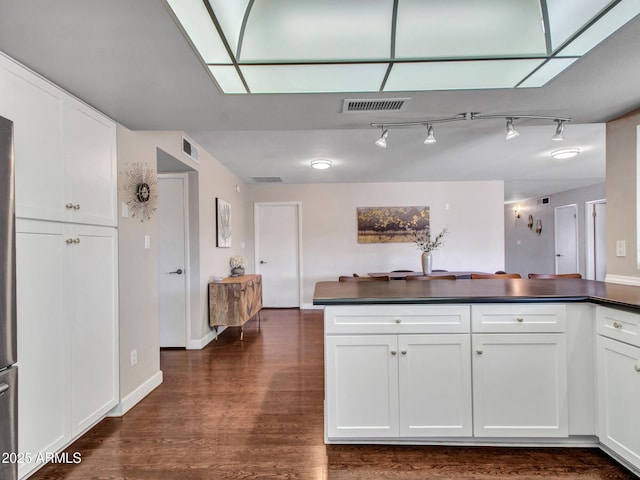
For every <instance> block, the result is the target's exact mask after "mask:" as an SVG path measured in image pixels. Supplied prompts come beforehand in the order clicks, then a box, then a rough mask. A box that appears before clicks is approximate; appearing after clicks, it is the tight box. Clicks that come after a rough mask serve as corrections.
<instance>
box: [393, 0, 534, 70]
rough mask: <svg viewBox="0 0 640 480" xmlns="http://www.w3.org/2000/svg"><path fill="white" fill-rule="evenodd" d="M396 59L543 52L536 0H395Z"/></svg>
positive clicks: (525, 54)
mask: <svg viewBox="0 0 640 480" xmlns="http://www.w3.org/2000/svg"><path fill="white" fill-rule="evenodd" d="M396 25H397V26H396V58H397V59H427V58H469V57H476V58H478V57H517V56H532V55H545V54H546V42H545V36H544V30H543V26H542V14H541V10H540V3H539V0H483V1H478V0H446V1H444V0H399V4H398V18H397V24H396Z"/></svg>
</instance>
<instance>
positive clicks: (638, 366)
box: [633, 365, 640, 373]
mask: <svg viewBox="0 0 640 480" xmlns="http://www.w3.org/2000/svg"><path fill="white" fill-rule="evenodd" d="M633 368H635V369H636V372H638V373H640V365H636V366H635V367H633Z"/></svg>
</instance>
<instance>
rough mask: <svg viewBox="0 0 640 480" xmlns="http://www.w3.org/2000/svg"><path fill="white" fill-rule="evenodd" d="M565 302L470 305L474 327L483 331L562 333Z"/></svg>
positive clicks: (564, 318)
mask: <svg viewBox="0 0 640 480" xmlns="http://www.w3.org/2000/svg"><path fill="white" fill-rule="evenodd" d="M565 324H566V309H565V306H564V305H533V304H530V303H522V304H514V303H510V304H487V305H473V306H472V307H471V325H472V326H471V328H472V330H473V331H474V332H482V333H562V332H564V331H565Z"/></svg>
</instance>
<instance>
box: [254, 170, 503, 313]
mask: <svg viewBox="0 0 640 480" xmlns="http://www.w3.org/2000/svg"><path fill="white" fill-rule="evenodd" d="M247 188H248V190H249V198H248V204H253V203H254V202H279V201H299V202H301V203H302V252H303V268H304V271H303V282H304V285H303V304H304V305H303V306H309V305H310V304H311V303H312V300H313V290H314V286H315V283H316V282H318V281H322V280H337V278H338V276H339V275H344V274H347V275H351V274H352V273H358V274H366V273H367V272H374V271H379V272H383V271H389V270H395V269H412V270H417V271H419V270H420V269H421V266H420V253H421V252H420V251H419V250H417V249H416V247H415V245H414V244H413V243H392V244H359V243H358V238H357V221H356V208H357V207H373V206H388V207H394V206H421V205H424V206H428V207H430V213H431V228H432V231H433V232H439V231H440V230H441V229H442V228H443V227H444V226H448V227H449V229H450V234H449V236H448V239H447V244H446V245H445V247H444V248H442V249H441V250H438V251H436V252H435V253H434V268H436V269H445V270H477V271H488V272H493V271H496V270H500V269H503V268H504V217H503V206H504V185H503V182H502V181H488V182H415V183H357V184H313V185H282V184H279V185H273V184H264V185H260V184H252V185H247ZM247 220H249V224H248V225H247V232H248V235H247V236H248V237H253V219H252V212H247ZM251 248H253V246H252V247H251Z"/></svg>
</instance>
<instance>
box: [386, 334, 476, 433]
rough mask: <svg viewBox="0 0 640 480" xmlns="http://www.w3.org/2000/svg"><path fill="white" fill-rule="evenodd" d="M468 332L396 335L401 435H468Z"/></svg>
mask: <svg viewBox="0 0 640 480" xmlns="http://www.w3.org/2000/svg"><path fill="white" fill-rule="evenodd" d="M470 350H471V340H470V337H469V335H468V334H442V335H399V336H398V351H399V353H398V357H399V376H400V394H399V398H400V436H403V437H445V436H469V437H470V436H471V435H472V428H473V423H472V416H471V409H472V407H471V357H470V356H469V351H470Z"/></svg>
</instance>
